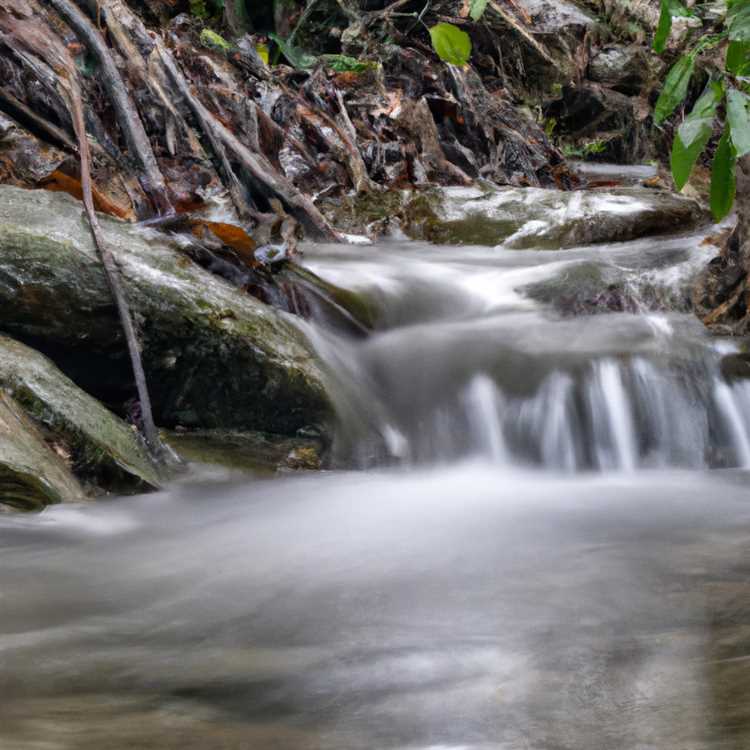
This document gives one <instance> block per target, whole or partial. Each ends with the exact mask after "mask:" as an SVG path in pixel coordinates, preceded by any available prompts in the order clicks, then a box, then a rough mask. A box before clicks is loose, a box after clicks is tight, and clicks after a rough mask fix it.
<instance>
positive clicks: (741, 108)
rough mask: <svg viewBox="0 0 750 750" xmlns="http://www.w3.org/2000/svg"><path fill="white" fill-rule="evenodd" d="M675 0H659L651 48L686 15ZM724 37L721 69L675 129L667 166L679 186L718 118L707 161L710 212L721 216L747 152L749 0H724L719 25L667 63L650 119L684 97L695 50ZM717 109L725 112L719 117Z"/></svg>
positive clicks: (658, 45)
mask: <svg viewBox="0 0 750 750" xmlns="http://www.w3.org/2000/svg"><path fill="white" fill-rule="evenodd" d="M690 15H692V13H691V11H689V10H687V8H685V7H684V6H683V5H681V4H680V2H679V0H661V16H660V18H659V25H658V28H657V30H656V33H655V35H654V45H653V46H654V49H655V50H656V51H657V52H661V51H663V50H664V48H665V46H666V40H667V38H668V37H669V32H670V30H671V28H672V19H673V18H674V17H677V16H690ZM724 43H726V45H727V49H726V57H725V65H724V70H723V71H721V72H720V73H719V74H718V76H716V79H715V80H711V81H709V84H708V86H707V87H706V90H705V91H704V92H703V94H702V95H701V96H700V98H699V99H698V101H697V102H696V103H695V106H694V107H693V109H692V111H691V112H690V114H689V115H688V116H687V117H686V118H685V120H684V122H683V123H682V124H681V125H680V127H679V129H678V130H677V134H676V135H675V138H674V143H673V144H672V154H671V158H670V166H671V168H672V176H673V177H674V181H675V185H676V186H677V188H678V189H680V190H681V189H682V188H683V187H684V186H685V184H686V183H687V181H688V179H689V177H690V173H691V172H692V170H693V167H694V166H695V163H696V161H697V160H698V157H699V156H700V155H701V153H702V152H703V150H704V149H705V148H706V146H707V145H708V142H709V140H710V139H711V135H712V134H713V132H714V126H715V124H716V123H717V122H722V119H723V134H722V136H721V139H720V140H719V144H718V146H717V149H716V153H715V155H714V160H713V164H712V166H711V212H712V213H713V216H714V219H716V220H717V221H719V220H720V219H723V218H724V217H725V216H726V215H727V214H728V213H729V212H730V211H731V210H732V205H733V204H734V198H735V192H736V164H737V159H738V158H740V157H742V156H745V155H747V154H749V153H750V96H748V94H747V93H746V91H743V88H744V89H747V88H748V82H747V80H745V77H747V76H748V75H750V0H727V15H726V18H725V21H724V30H723V31H722V33H720V34H716V35H704V36H703V37H701V39H700V40H699V41H698V43H697V44H696V45H695V46H694V47H693V49H692V50H691V51H690V52H688V53H687V54H685V55H683V56H682V57H680V58H679V59H678V60H677V62H676V63H675V64H674V65H673V66H672V68H671V69H670V71H669V73H668V74H667V77H666V79H665V81H664V86H663V87H662V91H661V94H660V96H659V99H658V100H657V102H656V108H655V111H654V121H655V122H656V123H657V124H661V123H662V122H664V121H665V120H666V119H667V118H668V117H669V116H670V115H672V113H673V112H674V111H675V110H676V109H677V108H678V107H679V106H680V104H682V102H683V101H684V100H685V98H686V96H687V93H688V88H689V86H690V81H691V79H692V77H693V73H694V71H695V63H696V60H697V58H698V56H699V55H700V54H701V53H703V52H704V51H705V50H707V49H711V48H714V47H716V46H718V45H719V44H724ZM722 109H723V110H724V112H725V113H726V115H725V116H724V117H723V118H722V117H721V112H722Z"/></svg>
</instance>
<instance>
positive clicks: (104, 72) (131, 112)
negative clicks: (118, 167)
mask: <svg viewBox="0 0 750 750" xmlns="http://www.w3.org/2000/svg"><path fill="white" fill-rule="evenodd" d="M45 2H46V3H48V4H49V5H51V6H52V7H53V8H54V9H55V10H56V11H57V12H58V13H59V14H60V16H61V17H62V18H63V19H64V20H65V22H66V23H67V24H68V25H69V26H70V27H71V29H73V31H74V32H75V33H76V35H77V36H78V38H79V39H80V40H81V41H82V42H83V43H84V44H85V45H86V47H87V48H88V49H89V51H90V52H91V53H92V54H93V55H94V57H95V58H96V60H97V62H98V63H99V66H100V71H101V79H100V80H101V83H102V85H103V86H104V88H105V90H106V91H107V94H108V96H109V98H110V100H111V102H112V106H113V107H114V109H115V112H116V113H117V117H118V122H119V125H120V128H121V129H122V132H123V135H124V136H125V140H126V142H127V144H128V150H129V151H130V153H131V155H133V156H134V157H135V159H136V160H137V161H138V163H139V166H140V168H141V170H142V173H141V175H140V182H141V185H142V186H143V189H144V190H145V191H146V194H147V195H148V196H149V197H150V198H151V200H152V202H153V204H154V208H155V209H156V211H157V212H158V213H168V212H169V211H171V210H172V206H171V203H170V201H169V198H168V196H167V187H166V184H165V182H164V177H163V176H162V173H161V170H160V169H159V165H158V164H157V163H156V157H155V156H154V152H153V150H152V149H151V142H150V141H149V139H148V135H147V134H146V131H145V129H144V127H143V123H142V122H141V119H140V117H139V116H138V112H137V111H136V109H135V105H134V104H133V102H132V101H131V99H130V95H129V94H128V90H127V88H126V87H125V84H124V82H123V80H122V76H121V75H120V71H119V70H118V69H117V66H116V65H115V61H114V60H113V58H112V54H111V53H110V51H109V49H108V47H107V45H106V44H105V42H104V39H103V38H102V35H101V33H100V32H99V31H98V29H96V27H94V25H93V24H92V23H91V22H90V21H89V19H88V18H87V17H86V16H85V14H84V13H83V12H82V11H81V10H80V9H79V8H78V7H77V6H76V5H74V4H73V3H72V2H71V0H45Z"/></svg>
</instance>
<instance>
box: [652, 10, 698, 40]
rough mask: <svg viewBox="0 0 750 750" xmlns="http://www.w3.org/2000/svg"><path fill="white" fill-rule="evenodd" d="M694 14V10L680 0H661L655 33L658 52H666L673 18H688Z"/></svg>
mask: <svg viewBox="0 0 750 750" xmlns="http://www.w3.org/2000/svg"><path fill="white" fill-rule="evenodd" d="M692 15H693V14H692V12H691V11H689V10H688V9H687V8H686V7H685V6H684V5H682V3H680V2H679V0H661V13H660V15H659V25H658V26H657V27H656V34H655V35H654V51H655V52H658V53H661V52H664V48H665V47H666V45H667V39H668V38H669V32H670V31H671V30H672V19H673V18H674V17H675V16H682V17H684V18H687V17H689V16H692Z"/></svg>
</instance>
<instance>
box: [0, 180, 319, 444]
mask: <svg viewBox="0 0 750 750" xmlns="http://www.w3.org/2000/svg"><path fill="white" fill-rule="evenodd" d="M101 224H102V228H103V231H104V232H105V236H106V238H107V242H108V244H109V245H110V247H111V248H112V251H113V252H114V253H115V255H116V257H117V259H118V261H119V263H120V265H121V267H122V268H123V270H124V274H123V276H124V280H125V283H126V288H127V293H128V297H129V299H130V302H131V306H132V308H133V310H134V313H135V315H136V317H137V319H138V321H139V329H140V331H141V339H142V344H143V359H144V366H145V368H146V375H147V379H148V382H149V387H150V389H151V391H152V400H153V402H154V408H155V416H156V419H157V423H159V424H162V425H164V426H171V425H176V424H180V423H182V420H183V419H189V420H190V424H193V425H196V426H203V427H232V428H237V429H262V430H268V431H271V432H278V433H287V434H294V433H296V431H297V430H298V429H300V428H303V427H306V426H308V425H319V426H320V425H323V424H327V423H330V422H332V421H333V420H332V417H333V407H332V405H331V402H330V400H329V398H328V396H327V394H326V390H325V385H324V379H323V372H322V370H321V369H320V367H319V365H318V364H317V362H316V360H315V357H314V354H313V351H312V348H311V346H310V345H309V344H308V342H307V340H306V338H305V336H304V335H303V333H302V332H301V331H300V330H299V329H298V328H297V327H296V326H295V325H294V323H293V321H291V320H290V319H289V318H288V317H287V316H285V315H283V314H280V313H278V312H277V311H275V310H273V309H272V308H270V307H268V306H266V305H264V304H263V303H261V302H259V301H258V300H255V299H253V298H252V297H250V296H249V295H247V294H243V293H242V292H240V291H238V290H237V289H235V288H233V287H231V286H230V285H229V284H227V283H225V282H223V281H222V280H220V279H218V278H217V277H216V276H213V275H212V274H210V273H208V272H207V271H204V270H203V269H201V268H200V267H198V266H197V265H195V264H193V263H192V262H188V263H184V264H183V260H184V256H183V255H182V254H181V253H180V252H179V250H178V249H177V248H176V246H174V245H172V244H171V243H169V242H168V241H164V242H157V241H148V240H146V239H145V238H144V237H143V235H142V234H140V233H139V232H137V231H136V230H134V229H133V228H131V227H129V226H127V225H124V224H122V223H120V222H115V221H112V220H108V219H105V218H102V219H101ZM6 227H7V229H6ZM50 259H54V262H51V261H50ZM0 273H2V274H3V278H4V280H6V281H7V283H4V284H3V285H0V305H3V306H8V307H9V308H10V306H12V307H13V311H14V314H13V316H12V318H11V319H6V320H4V321H3V322H2V323H1V324H0V328H3V329H5V330H6V331H8V332H10V333H11V334H13V335H14V336H16V337H17V338H21V339H24V340H27V341H28V340H32V339H33V340H34V342H35V346H40V347H41V346H45V347H47V346H49V348H50V350H52V351H62V352H64V353H65V361H64V362H62V361H61V362H60V364H61V365H63V366H64V369H65V372H66V373H67V374H69V375H71V376H75V380H76V382H78V383H79V384H80V385H81V386H83V387H85V388H86V389H87V390H89V391H90V392H91V393H93V394H94V395H98V394H100V395H102V396H103V395H105V394H102V391H101V390H100V389H101V388H102V385H103V383H102V380H104V379H105V378H102V377H100V376H99V374H98V373H97V372H96V371H92V367H91V364H90V363H91V361H92V358H97V361H99V362H101V363H102V364H101V368H102V369H105V370H106V372H107V373H108V374H107V377H110V374H109V373H115V372H116V373H117V375H116V377H118V378H120V380H119V381H118V382H120V383H121V384H124V387H127V386H128V385H129V381H128V380H127V373H128V368H127V351H126V349H125V347H124V344H123V341H122V337H121V335H120V334H119V324H118V321H117V316H116V313H115V310H114V308H113V306H112V303H111V297H110V294H109V290H108V287H107V284H106V280H105V278H104V275H103V273H102V270H101V267H100V264H99V262H98V258H97V255H96V251H95V249H94V247H93V245H92V243H91V240H90V235H89V234H88V232H87V231H86V228H85V226H84V225H83V224H82V222H81V219H80V206H79V205H78V204H77V203H76V202H75V201H73V200H72V199H70V198H69V197H68V196H64V195H60V194H52V193H45V192H44V191H34V192H29V191H23V190H18V189H15V188H5V187H3V188H0ZM15 278H17V279H18V281H17V282H15V281H13V280H14V279H15ZM29 290H34V293H33V294H30V293H29ZM21 291H24V294H21ZM123 371H124V372H125V373H126V374H125V375H124V376H121V375H120V374H119V373H122V372H123ZM104 385H105V387H106V383H105V384H104Z"/></svg>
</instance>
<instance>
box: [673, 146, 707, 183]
mask: <svg viewBox="0 0 750 750" xmlns="http://www.w3.org/2000/svg"><path fill="white" fill-rule="evenodd" d="M709 137H710V134H709ZM707 142H708V138H707V139H706V140H705V141H703V140H698V141H695V142H694V143H693V144H692V145H691V146H690V147H689V148H688V147H686V146H685V144H684V143H683V142H682V139H681V138H680V135H679V133H677V134H676V135H675V137H674V141H673V142H672V153H671V154H670V156H669V166H670V167H671V169H672V179H673V180H674V184H675V186H676V187H677V189H678V190H682V188H684V187H685V185H687V181H688V180H689V179H690V174H691V173H692V171H693V167H694V166H695V162H696V161H698V157H699V156H700V155H701V151H703V149H704V148H705V147H706V143H707Z"/></svg>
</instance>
